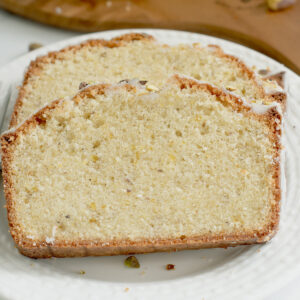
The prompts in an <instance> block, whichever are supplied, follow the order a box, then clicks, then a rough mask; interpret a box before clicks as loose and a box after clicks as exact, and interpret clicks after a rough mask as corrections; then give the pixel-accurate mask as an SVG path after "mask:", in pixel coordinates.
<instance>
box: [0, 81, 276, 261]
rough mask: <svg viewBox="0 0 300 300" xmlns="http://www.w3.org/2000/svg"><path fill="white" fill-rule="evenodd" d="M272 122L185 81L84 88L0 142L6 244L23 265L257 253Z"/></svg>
mask: <svg viewBox="0 0 300 300" xmlns="http://www.w3.org/2000/svg"><path fill="white" fill-rule="evenodd" d="M149 90H150V91H149ZM280 122H281V116H280V114H279V113H278V112H277V110H276V109H275V108H274V107H272V108H270V109H265V112H264V113H262V114H258V113H256V112H254V111H253V110H252V109H251V108H250V107H249V106H247V105H246V104H243V102H242V101H241V100H240V99H239V98H237V97H235V96H233V95H231V94H226V93H224V92H222V91H221V90H219V89H217V88H215V87H212V86H210V85H208V84H201V83H198V82H196V81H193V80H191V79H186V78H180V77H174V78H173V79H172V80H170V82H169V83H168V84H167V85H165V86H164V87H163V88H162V89H160V90H158V91H153V88H152V91H151V89H147V88H146V89H145V88H143V87H141V86H133V85H130V84H127V83H123V84H121V85H113V86H111V85H107V84H102V85H95V86H91V87H88V88H86V89H84V90H82V91H81V92H80V93H79V94H77V95H76V96H75V97H74V98H72V99H66V100H57V101H55V102H53V103H52V104H50V105H49V106H46V107H45V108H43V109H42V110H41V111H39V112H38V113H37V114H35V115H34V116H32V117H31V118H30V119H28V120H27V121H25V123H24V124H22V125H21V126H20V127H19V128H17V129H16V131H11V132H9V133H7V134H5V135H4V136H3V137H2V153H3V158H2V159H3V176H4V187H5V193H6V198H7V206H8V217H9V223H10V231H11V234H12V236H13V237H14V239H15V241H16V243H17V246H18V248H19V249H20V251H21V252H22V253H23V254H25V255H28V256H31V257H50V256H84V255H112V254H122V253H131V252H135V253H144V252H153V251H171V250H176V249H188V248H203V247H218V246H228V245H237V244H249V243H255V242H264V241H266V240H268V239H270V238H271V236H272V235H273V234H274V233H275V230H276V227H277V223H278V216H279V200H280V185H279V180H280V168H279V163H280V156H279V154H280V141H279V138H280V134H281V132H280Z"/></svg>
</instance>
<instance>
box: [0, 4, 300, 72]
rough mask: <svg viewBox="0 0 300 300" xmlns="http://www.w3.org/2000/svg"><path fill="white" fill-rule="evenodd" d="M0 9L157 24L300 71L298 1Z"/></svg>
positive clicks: (80, 25)
mask: <svg viewBox="0 0 300 300" xmlns="http://www.w3.org/2000/svg"><path fill="white" fill-rule="evenodd" d="M0 7H3V8H5V9H7V10H9V11H11V12H13V13H16V14H19V15H22V16H24V17H27V18H30V19H32V20H35V21H39V22H42V23H46V24H49V25H53V26H57V27H61V28H66V29H71V30H77V31H81V32H92V31H100V30H106V29H115V28H134V27H140V28H141V27H151V28H153V27H156V28H172V29H180V30H189V31H193V32H200V33H205V34H210V35H214V36H217V37H221V38H225V39H229V40H232V41H235V42H239V43H241V44H244V45H246V46H248V47H251V48H254V49H256V50H258V51H260V52H263V53H265V54H267V55H269V56H271V57H273V58H275V59H276V60H278V61H280V62H282V63H283V64H285V65H286V66H287V67H289V68H291V69H293V70H294V71H295V72H297V73H298V74H300V2H299V1H298V2H297V3H296V4H295V5H294V6H292V7H291V8H288V9H286V10H283V11H279V12H270V11H268V9H267V6H266V4H265V1H264V0H201V1H200V0H198V1H197V0H184V1H182V0H131V1H124V0H109V1H105V0H49V1H45V0H19V1H18V0H0Z"/></svg>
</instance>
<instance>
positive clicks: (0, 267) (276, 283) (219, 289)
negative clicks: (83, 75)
mask: <svg viewBox="0 0 300 300" xmlns="http://www.w3.org/2000/svg"><path fill="white" fill-rule="evenodd" d="M130 31H133V30H117V31H106V32H101V33H95V34H89V35H83V36H79V37H76V38H72V39H69V40H66V41H63V42H59V43H56V44H53V45H50V46H47V47H44V48H41V49H39V50H36V51H34V52H32V53H29V54H27V55H25V56H23V57H20V58H18V59H16V60H15V61H13V62H12V63H10V64H8V65H7V66H6V67H4V68H2V69H0V117H3V112H4V108H5V106H6V100H7V98H8V97H7V96H8V95H9V93H10V92H12V94H11V97H10V102H9V106H8V109H9V111H11V109H12V106H13V102H14V100H15V97H16V95H17V92H16V86H17V85H19V84H20V83H21V81H22V77H23V73H24V70H25V68H26V66H27V65H28V64H29V62H30V61H31V60H32V59H34V58H35V57H36V56H38V55H41V54H45V53H46V52H48V51H49V50H58V49H60V48H62V47H64V46H67V45H70V44H76V43H78V42H81V41H83V40H86V39H90V38H105V39H110V38H112V37H114V36H117V35H120V34H123V33H125V32H130ZM134 31H135V32H146V33H149V34H151V35H154V36H155V37H156V38H157V39H158V40H159V41H161V42H164V43H168V44H175V43H193V42H201V43H202V44H210V43H213V44H218V45H220V46H221V47H222V48H223V49H224V50H225V51H226V52H227V53H231V54H234V55H236V56H238V57H240V58H242V59H243V60H244V61H246V63H247V64H248V65H250V66H251V65H256V66H257V67H258V68H267V67H269V68H270V69H271V70H272V71H274V72H276V71H282V70H284V71H286V89H287V93H288V111H287V116H286V121H285V139H286V151H287V152H286V153H287V155H286V156H287V159H286V176H287V197H286V199H284V201H283V203H282V213H281V222H280V230H279V232H278V234H277V235H276V236H275V238H274V239H273V240H272V241H271V242H270V243H268V244H266V245H260V246H258V245H255V246H241V247H236V248H228V249H208V250H193V251H183V252H177V253H156V254H146V255H137V257H138V259H139V261H140V264H141V268H140V269H128V268H126V267H125V266H124V264H123V261H124V258H125V257H124V256H116V257H87V258H68V259H44V260H32V259H29V258H26V257H24V256H22V255H20V254H19V253H18V251H17V250H16V249H15V247H14V243H13V240H12V238H11V236H10V235H9V233H8V224H7V220H6V212H5V209H2V207H3V205H4V204H5V200H4V197H3V190H2V184H1V200H0V205H1V206H0V207H1V210H0V298H1V299H22V300H23V299H32V300H34V299H73V300H76V299H80V300H82V299H117V300H119V299H171V298H172V299H174V300H175V299H206V300H207V299H222V300H226V299H230V300H232V299H248V298H249V299H262V298H263V297H265V296H267V295H269V294H270V293H273V292H275V291H276V290H277V289H279V288H280V287H281V286H283V285H284V284H286V283H287V282H288V281H289V280H291V279H292V278H293V277H295V276H297V275H298V274H299V273H300V251H299V249H300V235H299V232H300V218H299V217H298V214H299V212H300V201H299V198H300V197H299V196H300V193H299V190H300V188H299V178H300V174H299V173H300V159H299V157H297V155H298V154H299V153H300V138H299V133H298V130H299V128H300V120H299V119H298V117H297V116H300V98H299V95H300V78H299V77H298V76H297V75H296V74H295V73H293V72H292V71H290V70H289V69H287V68H285V67H284V66H283V65H280V64H279V63H277V62H276V61H274V60H272V59H270V58H268V57H266V56H264V55H262V54H260V53H258V52H255V51H253V50H250V49H248V48H246V47H243V46H240V45H237V44H234V43H231V42H228V41H224V40H221V39H217V38H214V37H209V36H205V35H199V34H193V33H187V32H180V31H172V30H148V29H145V30H134ZM1 114H2V115H1ZM4 122H5V124H6V123H7V120H4ZM0 124H1V119H0ZM169 263H171V264H175V265H176V269H175V270H173V271H166V270H165V265H166V264H169ZM81 270H84V271H85V272H86V273H85V274H84V275H82V274H80V271H81Z"/></svg>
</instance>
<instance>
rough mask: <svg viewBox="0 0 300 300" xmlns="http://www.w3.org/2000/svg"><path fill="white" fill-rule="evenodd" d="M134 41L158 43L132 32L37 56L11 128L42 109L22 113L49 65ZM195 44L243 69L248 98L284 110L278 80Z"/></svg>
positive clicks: (213, 48)
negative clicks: (250, 95)
mask: <svg viewBox="0 0 300 300" xmlns="http://www.w3.org/2000/svg"><path fill="white" fill-rule="evenodd" d="M134 42H145V43H147V42H149V43H152V44H155V43H156V41H155V39H154V38H153V37H152V36H150V35H147V34H140V33H130V34H124V35H122V36H119V37H116V38H113V39H111V40H88V41H86V42H83V43H81V44H79V45H74V46H69V47H66V48H64V49H62V50H60V51H55V52H50V53H48V54H47V55H45V56H41V57H38V58H37V59H36V60H34V61H32V62H31V64H30V65H29V67H28V69H27V71H26V73H25V76H24V81H23V84H22V86H21V88H20V91H19V95H18V98H17V100H16V104H15V107H14V111H13V114H12V118H11V122H10V128H11V127H15V126H17V125H18V124H19V123H20V122H22V121H24V119H25V118H26V117H28V116H29V115H30V113H33V112H34V111H36V109H39V108H40V107H41V106H43V105H44V104H45V103H43V104H42V105H41V106H40V107H35V109H34V110H33V111H30V113H28V112H26V113H22V110H23V106H24V100H25V99H26V98H27V97H29V96H30V93H31V92H32V90H34V89H35V88H36V86H35V85H36V82H38V79H39V74H41V73H42V71H43V70H44V69H45V68H47V65H48V64H55V63H57V62H59V61H63V60H64V59H65V58H66V55H68V54H70V55H73V54H76V53H77V52H79V51H81V49H84V48H97V47H98V48H99V47H100V48H102V47H104V48H110V49H112V48H118V47H123V46H126V45H130V44H131V43H134ZM158 45H159V44H158ZM159 46H161V47H165V48H168V49H170V47H171V46H167V45H159ZM179 47H180V46H179ZM182 47H185V48H186V47H187V46H186V45H185V46H182ZM188 47H189V46H188ZM193 47H194V49H195V50H196V51H197V49H206V50H208V51H211V52H212V53H214V55H215V56H216V57H219V58H220V59H223V60H224V61H231V64H232V67H233V69H236V70H237V71H238V72H241V73H242V74H243V76H244V77H245V78H247V80H248V81H249V82H251V84H252V88H253V94H255V97H254V96H253V99H248V100H249V101H256V100H257V99H259V101H262V102H264V103H269V102H273V101H275V102H278V103H279V104H280V105H281V107H282V109H283V111H284V110H285V105H286V94H285V93H284V92H282V91H281V90H280V87H278V85H277V84H276V83H275V81H272V82H271V81H268V82H267V81H265V80H263V79H262V78H259V76H258V75H256V74H255V73H254V72H253V71H252V70H250V69H249V68H248V67H247V66H246V65H245V64H244V63H243V62H242V61H241V60H240V59H238V58H237V57H234V56H232V55H228V54H226V53H224V52H223V50H222V49H221V48H220V47H219V46H216V45H208V46H207V47H206V48H201V47H200V46H199V44H194V45H193ZM183 49H184V48H183ZM110 68H114V67H113V66H110ZM75 72H76V71H75ZM174 73H178V72H176V67H175V70H173V71H172V72H171V74H169V75H168V76H170V75H172V74H174ZM183 75H188V76H191V77H194V76H192V75H193V74H185V73H183ZM120 76H121V77H120V78H118V79H117V78H116V80H113V79H114V78H113V79H112V78H110V82H117V81H118V80H121V79H124V77H122V76H123V75H122V72H121V73H120ZM140 76H141V75H140V74H139V76H138V78H140V79H145V80H148V79H149V78H141V77H140ZM157 76H158V78H159V75H157ZM195 76H196V77H195V79H202V78H197V74H195ZM134 77H137V76H134V75H133V76H132V75H130V78H134ZM84 80H85V78H81V80H80V81H84ZM204 80H205V81H206V80H208V79H206V78H204ZM99 81H100V82H102V81H106V79H105V76H104V77H103V78H98V79H97V80H96V81H95V82H99ZM160 81H161V80H160ZM209 81H210V80H209ZM88 83H90V84H91V83H94V82H88ZM162 83H163V82H162ZM49 85H51V83H50V82H49ZM156 85H157V84H156ZM219 87H220V86H219ZM225 88H227V89H228V90H229V91H234V92H236V91H235V90H234V89H232V87H231V86H228V87H227V86H225ZM246 89H247V88H246ZM270 89H271V90H270ZM72 92H73V94H74V93H75V91H72ZM71 94H72V93H71ZM237 94H238V95H239V96H242V95H241V94H239V93H237ZM69 95H70V94H64V95H60V96H57V97H54V98H60V97H66V96H69ZM254 98H256V99H254ZM47 100H48V101H51V100H53V97H52V99H47ZM22 114H24V115H22Z"/></svg>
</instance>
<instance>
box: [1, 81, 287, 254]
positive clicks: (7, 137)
mask: <svg viewBox="0 0 300 300" xmlns="http://www.w3.org/2000/svg"><path fill="white" fill-rule="evenodd" d="M169 84H170V85H172V84H173V85H174V84H175V85H177V86H178V87H179V88H180V90H181V91H185V90H186V91H187V92H189V93H191V94H193V93H197V91H201V90H202V91H205V92H206V93H208V94H210V95H214V96H216V100H217V101H219V102H220V103H222V105H223V106H225V107H230V108H231V109H233V111H235V112H236V113H237V114H238V113H239V114H242V115H243V116H244V117H246V118H254V119H256V120H258V121H259V122H261V124H262V126H266V127H267V128H268V129H269V132H268V138H269V139H270V142H271V145H272V147H273V150H272V153H273V157H272V169H271V174H272V176H271V177H272V183H271V191H272V192H271V196H270V199H269V201H270V202H269V204H270V215H269V216H268V218H267V219H268V222H267V224H266V225H265V226H264V228H263V229H261V230H257V229H253V230H247V231H241V232H240V231H237V232H235V233H234V232H230V233H228V232H226V231H225V232H223V233H218V234H214V233H213V232H212V233H211V234H205V235H202V236H201V235H200V236H181V237H178V238H170V239H168V238H162V239H144V240H143V239H142V240H141V239H139V240H127V239H125V240H117V241H114V240H113V241H103V240H102V241H101V240H100V241H99V240H80V239H79V240H73V241H70V240H67V241H66V240H65V241H64V240H55V241H52V240H32V239H31V238H30V237H28V236H26V235H25V234H24V233H23V231H22V229H21V227H20V225H19V224H18V219H17V218H16V215H17V214H16V211H15V201H17V199H15V198H14V197H15V188H16V187H15V186H14V184H13V180H12V177H13V176H14V173H15V172H16V170H14V169H12V163H13V160H14V151H15V149H16V147H17V145H18V143H19V141H20V139H21V138H22V136H23V135H26V134H29V133H30V131H32V130H34V128H35V127H41V126H44V125H45V123H46V122H47V120H48V119H50V118H51V115H52V114H53V112H55V111H59V110H61V109H64V105H65V104H66V103H67V102H68V101H73V102H74V103H77V104H80V103H81V102H82V101H87V100H88V99H94V97H95V96H96V95H102V94H105V93H106V92H107V91H112V92H113V91H114V90H119V89H125V90H126V91H127V92H129V93H133V94H136V93H137V94H139V93H140V92H141V89H140V88H139V87H137V86H133V85H131V84H128V83H123V84H121V85H115V86H111V85H109V84H100V85H95V86H90V87H87V88H85V89H83V90H81V91H80V92H79V93H78V94H77V95H76V96H75V97H73V98H72V99H67V100H56V101H54V102H52V103H51V104H49V105H47V106H46V107H44V108H42V109H41V110H40V111H39V112H37V113H36V114H34V115H33V116H32V117H30V118H29V119H28V120H26V121H25V122H24V123H23V124H21V125H20V126H19V127H18V128H17V129H16V130H14V131H10V132H7V133H6V134H4V135H3V136H2V138H1V143H2V154H3V156H2V163H3V179H4V188H5V196H6V199H7V211H8V219H9V225H10V232H11V234H12V236H13V238H14V240H15V242H16V244H17V246H18V248H19V250H20V251H21V252H22V253H23V254H25V255H28V256H31V257H51V256H58V257H65V256H86V255H113V254H126V253H132V252H134V253H145V252H155V251H171V250H176V249H192V248H203V247H226V246H232V245H238V244H251V243H261V242H265V241H267V240H269V239H270V238H271V237H272V236H273V235H274V234H275V232H276V229H277V226H278V221H279V210H280V206H279V204H280V197H281V195H280V193H281V190H280V147H281V145H280V136H281V118H282V116H281V114H280V113H279V112H278V109H277V106H276V105H275V106H270V107H269V109H264V112H263V113H257V112H255V109H252V107H251V106H250V105H248V104H247V103H245V101H243V100H241V99H240V98H238V97H236V96H234V95H233V94H231V93H227V92H224V91H222V90H220V89H218V88H216V87H213V86H211V85H210V84H206V83H199V82H197V81H195V80H192V79H188V78H183V77H179V76H174V77H173V78H171V79H170V81H169ZM157 93H159V91H158V92H157ZM150 94H154V95H155V94H156V92H155V93H150Z"/></svg>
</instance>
